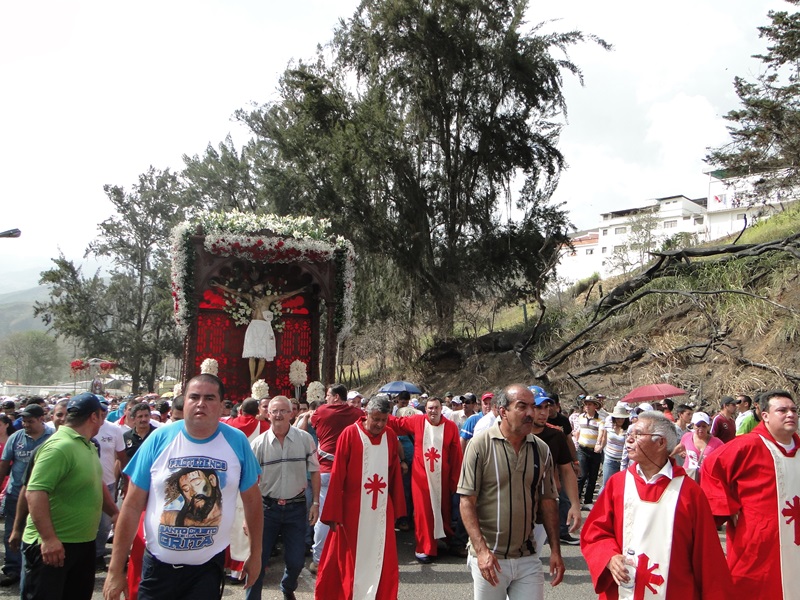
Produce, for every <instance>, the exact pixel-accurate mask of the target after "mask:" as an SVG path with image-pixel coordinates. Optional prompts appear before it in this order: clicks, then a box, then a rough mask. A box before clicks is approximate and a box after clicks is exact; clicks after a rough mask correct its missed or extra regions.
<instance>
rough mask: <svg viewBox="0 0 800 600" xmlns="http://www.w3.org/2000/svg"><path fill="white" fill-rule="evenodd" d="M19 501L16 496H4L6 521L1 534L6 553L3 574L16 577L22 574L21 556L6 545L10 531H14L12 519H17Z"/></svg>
mask: <svg viewBox="0 0 800 600" xmlns="http://www.w3.org/2000/svg"><path fill="white" fill-rule="evenodd" d="M18 500H19V497H18V496H9V495H6V499H5V511H6V519H5V528H6V530H5V533H4V534H3V546H4V547H5V551H6V563H5V566H3V573H5V574H6V575H9V576H14V575H16V576H17V577H19V576H20V573H21V572H22V555H21V554H20V553H19V552H17V551H15V550H12V549H11V548H10V547H9V545H8V538H10V537H11V530H12V529H14V519H16V517H17V501H18Z"/></svg>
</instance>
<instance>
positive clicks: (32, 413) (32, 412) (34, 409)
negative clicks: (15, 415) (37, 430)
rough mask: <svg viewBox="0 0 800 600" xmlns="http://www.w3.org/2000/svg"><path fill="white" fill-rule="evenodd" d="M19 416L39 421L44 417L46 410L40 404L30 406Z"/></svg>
mask: <svg viewBox="0 0 800 600" xmlns="http://www.w3.org/2000/svg"><path fill="white" fill-rule="evenodd" d="M19 416H21V417H33V418H34V419H38V418H39V417H43V416H44V409H43V408H42V407H41V406H39V405H38V404H29V405H28V406H26V407H25V408H24V409H23V410H22V411H21V412H20V413H19Z"/></svg>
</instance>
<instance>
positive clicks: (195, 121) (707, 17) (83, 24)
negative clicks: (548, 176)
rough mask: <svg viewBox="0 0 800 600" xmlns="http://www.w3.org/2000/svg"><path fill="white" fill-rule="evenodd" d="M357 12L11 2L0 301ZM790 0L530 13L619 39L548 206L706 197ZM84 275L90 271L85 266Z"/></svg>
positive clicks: (574, 1)
mask: <svg viewBox="0 0 800 600" xmlns="http://www.w3.org/2000/svg"><path fill="white" fill-rule="evenodd" d="M357 4H358V2H357V1H356V0H294V1H293V2H275V1H271V2H270V1H264V0H261V1H259V0H192V1H188V0H170V1H169V2H161V1H156V0H140V1H138V2H136V3H119V2H107V1H105V0H39V1H36V2H31V3H25V2H6V3H3V5H2V7H0V81H2V87H3V90H4V93H3V94H0V136H2V140H3V144H2V145H1V146H0V231H2V230H6V229H10V228H13V227H16V228H19V229H21V230H22V232H23V233H22V237H20V238H18V239H0V277H2V281H3V286H2V288H0V292H3V291H13V290H15V289H21V288H24V287H30V285H33V284H34V283H35V277H34V278H33V279H31V275H30V269H32V268H37V269H45V268H47V267H48V265H49V259H50V258H52V257H55V256H57V255H58V253H59V251H62V252H63V253H64V254H65V255H66V256H67V258H71V259H73V260H75V261H76V262H81V261H82V260H83V252H84V250H85V248H86V246H87V245H88V243H89V241H90V240H91V239H92V238H93V237H94V236H95V235H96V231H97V223H98V222H100V221H102V220H104V219H106V218H108V217H109V216H110V215H111V210H112V207H111V204H110V203H109V202H108V200H107V199H106V197H105V194H104V193H103V185H104V184H115V185H123V186H126V187H127V186H129V185H131V184H132V183H134V182H135V181H136V179H137V177H138V175H139V174H140V173H142V172H144V171H146V170H147V168H148V167H149V166H150V165H153V166H154V167H156V168H159V169H165V168H171V169H173V170H179V169H181V168H182V166H183V162H182V160H181V157H182V155H184V154H190V155H193V154H201V153H202V152H203V151H204V149H205V147H206V145H207V144H208V143H209V142H210V143H212V144H213V145H215V146H216V145H217V144H219V142H220V141H222V140H223V139H224V138H225V136H226V135H227V134H228V133H231V134H232V135H233V137H234V140H236V142H237V146H239V145H241V142H242V141H244V139H245V136H246V132H245V131H244V130H243V129H242V128H241V127H240V126H239V125H238V124H236V123H234V122H233V121H232V120H231V115H232V114H233V112H234V111H235V110H236V109H238V108H243V107H247V106H248V105H250V103H252V102H256V103H263V102H267V101H270V100H274V99H275V98H276V92H275V89H276V85H277V82H278V78H279V76H280V74H281V73H282V72H283V71H284V69H285V68H286V66H287V64H288V63H289V62H290V61H291V60H292V59H304V58H310V57H312V56H313V55H314V52H315V49H316V46H317V44H318V43H324V42H326V41H328V40H329V39H330V38H331V36H332V32H333V28H334V26H335V25H336V23H337V21H338V19H339V18H347V17H349V16H350V15H351V14H352V13H353V11H354V10H355V7H356V6H357ZM792 8H793V7H792V6H791V5H789V4H787V3H785V2H782V1H780V0H748V2H730V1H729V0H728V1H725V0H692V1H689V0H673V1H672V2H669V3H642V2H634V1H633V0H612V1H611V2H603V3H600V2H593V1H590V0H560V1H559V2H551V3H542V2H535V1H533V2H531V7H530V11H529V15H528V21H529V23H530V24H535V23H539V22H541V21H547V23H546V24H545V25H544V30H545V31H566V30H572V29H579V30H582V31H584V32H586V33H592V34H595V35H597V36H599V37H601V38H603V39H605V40H606V41H608V42H609V43H611V44H613V46H614V49H613V50H612V51H608V52H607V51H604V50H602V49H601V48H600V47H598V46H597V45H594V44H591V43H589V44H584V45H582V46H580V47H576V48H573V49H572V50H570V57H571V58H572V60H573V61H574V62H575V63H577V64H578V65H579V67H580V68H581V69H582V71H583V76H584V85H583V86H580V85H579V83H578V82H577V80H576V79H575V78H573V77H571V76H569V75H567V76H565V94H566V98H567V104H568V109H569V121H568V124H567V125H566V126H565V128H564V131H563V134H562V138H561V144H560V147H561V149H562V151H563V153H564V154H565V156H566V159H567V162H568V164H569V169H568V170H567V171H566V172H565V173H564V174H563V176H562V178H561V184H560V186H559V188H558V190H557V191H556V194H555V198H554V200H555V201H559V202H566V204H567V207H568V208H569V209H570V211H571V218H572V221H573V223H574V224H575V225H576V226H577V227H579V228H587V227H591V226H593V225H594V224H595V222H596V220H597V218H598V215H599V214H600V213H601V212H607V211H609V210H616V209H619V208H627V207H632V206H637V205H642V204H645V203H647V202H648V201H649V200H650V199H652V198H657V197H663V196H669V195H673V194H684V195H686V196H689V197H692V198H696V197H704V196H706V194H707V184H708V178H707V176H706V175H704V174H703V171H704V170H706V169H707V167H706V165H705V164H704V163H703V160H702V159H703V156H704V155H705V152H706V148H707V147H709V146H715V145H719V144H721V143H724V142H725V141H726V139H727V134H726V129H725V121H724V120H723V119H722V116H723V115H724V114H725V113H727V112H728V111H729V110H731V109H733V108H735V107H736V106H737V98H736V96H735V94H734V91H733V85H732V81H733V78H734V76H736V75H740V76H744V77H747V78H752V77H753V76H754V75H756V74H757V73H758V69H759V68H760V65H759V63H758V62H757V61H756V60H754V59H752V58H751V55H752V54H754V53H757V52H761V51H763V50H764V46H765V44H764V42H763V40H759V38H758V32H757V30H756V28H757V27H758V26H759V25H764V24H766V23H767V16H766V15H767V11H768V10H769V9H775V10H789V11H791V9H792ZM87 267H88V268H92V265H91V264H90V263H89V264H87Z"/></svg>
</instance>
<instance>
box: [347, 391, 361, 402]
mask: <svg viewBox="0 0 800 600" xmlns="http://www.w3.org/2000/svg"><path fill="white" fill-rule="evenodd" d="M363 397H364V394H362V393H361V392H358V391H356V390H350V391H349V392H347V399H348V400H355V399H356V398H363Z"/></svg>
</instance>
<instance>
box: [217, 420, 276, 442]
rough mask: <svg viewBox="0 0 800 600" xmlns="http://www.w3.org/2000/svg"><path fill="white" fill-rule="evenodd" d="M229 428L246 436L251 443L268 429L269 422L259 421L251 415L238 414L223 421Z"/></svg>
mask: <svg viewBox="0 0 800 600" xmlns="http://www.w3.org/2000/svg"><path fill="white" fill-rule="evenodd" d="M225 422H226V423H227V424H228V425H230V426H231V427H235V428H236V429H238V430H239V431H241V432H242V433H244V434H245V435H246V436H247V439H248V440H250V441H251V442H252V441H253V440H254V439H255V438H256V437H258V436H259V435H260V434H262V433H264V432H265V431H267V430H268V429H269V425H270V423H269V421H261V420H260V419H256V418H255V417H254V416H253V415H245V414H240V415H239V416H238V417H232V418H230V419H228V420H227V421H225Z"/></svg>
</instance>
